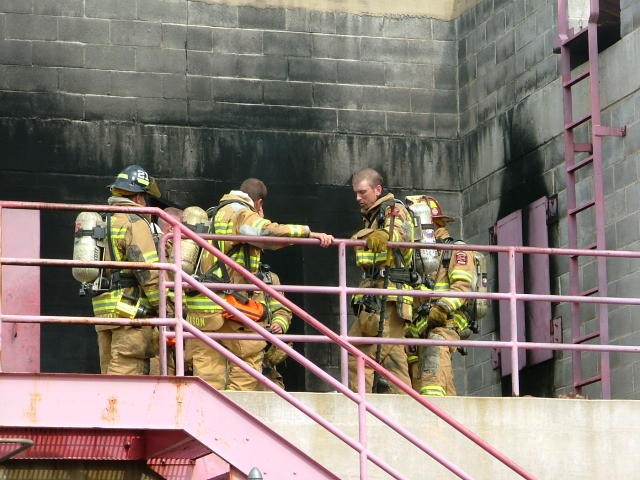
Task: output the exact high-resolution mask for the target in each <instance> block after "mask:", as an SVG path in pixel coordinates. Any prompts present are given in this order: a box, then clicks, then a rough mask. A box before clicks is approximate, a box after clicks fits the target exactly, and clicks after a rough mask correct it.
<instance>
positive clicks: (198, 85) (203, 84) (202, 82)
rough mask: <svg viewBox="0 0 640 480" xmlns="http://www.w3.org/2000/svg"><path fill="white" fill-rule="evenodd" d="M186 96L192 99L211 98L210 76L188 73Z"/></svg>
mask: <svg viewBox="0 0 640 480" xmlns="http://www.w3.org/2000/svg"><path fill="white" fill-rule="evenodd" d="M187 92H188V98H189V99H192V100H211V99H212V98H213V96H212V94H211V78H210V77H199V76H193V75H189V76H188V77H187Z"/></svg>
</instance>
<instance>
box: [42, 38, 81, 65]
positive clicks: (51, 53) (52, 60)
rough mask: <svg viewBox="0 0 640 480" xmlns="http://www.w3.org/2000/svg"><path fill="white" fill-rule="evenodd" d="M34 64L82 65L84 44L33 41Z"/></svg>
mask: <svg viewBox="0 0 640 480" xmlns="http://www.w3.org/2000/svg"><path fill="white" fill-rule="evenodd" d="M33 64H34V65H41V66H45V67H82V66H84V46H83V45H79V44H77V43H62V42H33Z"/></svg>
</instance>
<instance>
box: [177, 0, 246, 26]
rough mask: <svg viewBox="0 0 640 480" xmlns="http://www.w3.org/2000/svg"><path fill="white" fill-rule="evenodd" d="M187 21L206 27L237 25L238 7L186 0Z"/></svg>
mask: <svg viewBox="0 0 640 480" xmlns="http://www.w3.org/2000/svg"><path fill="white" fill-rule="evenodd" d="M188 9H189V23H191V25H206V26H208V27H237V26H238V7H236V6H228V5H223V4H210V3H202V2H188Z"/></svg>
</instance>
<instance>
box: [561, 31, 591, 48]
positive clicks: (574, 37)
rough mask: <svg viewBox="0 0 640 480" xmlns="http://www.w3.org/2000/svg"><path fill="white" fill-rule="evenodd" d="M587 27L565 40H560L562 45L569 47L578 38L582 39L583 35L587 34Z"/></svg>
mask: <svg viewBox="0 0 640 480" xmlns="http://www.w3.org/2000/svg"><path fill="white" fill-rule="evenodd" d="M587 28H588V27H585V28H582V29H580V30H578V31H577V32H575V33H574V34H572V35H569V36H567V38H565V39H564V40H561V41H560V45H562V46H563V47H567V48H569V47H570V45H571V43H573V42H575V41H576V40H580V39H581V37H583V36H584V35H586V33H587Z"/></svg>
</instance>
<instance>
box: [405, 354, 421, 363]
mask: <svg viewBox="0 0 640 480" xmlns="http://www.w3.org/2000/svg"><path fill="white" fill-rule="evenodd" d="M417 361H418V356H417V355H407V363H415V362H417Z"/></svg>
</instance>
